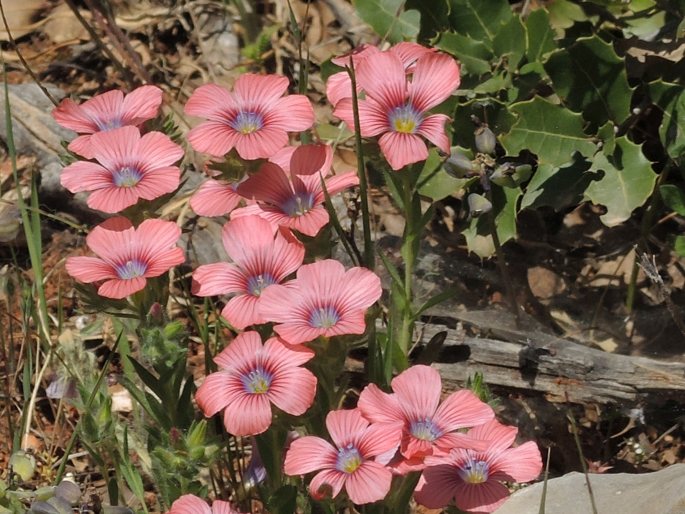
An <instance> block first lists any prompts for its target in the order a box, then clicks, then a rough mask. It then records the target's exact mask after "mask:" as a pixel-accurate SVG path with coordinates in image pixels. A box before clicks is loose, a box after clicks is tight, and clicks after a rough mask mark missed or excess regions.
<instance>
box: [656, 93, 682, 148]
mask: <svg viewBox="0 0 685 514" xmlns="http://www.w3.org/2000/svg"><path fill="white" fill-rule="evenodd" d="M649 94H650V96H651V97H652V101H653V102H654V103H655V104H656V105H657V106H658V107H659V109H661V111H662V112H663V115H664V117H663V119H662V121H661V125H660V126H659V138H660V139H661V144H663V145H664V148H665V149H666V151H667V152H668V155H669V156H671V157H672V158H673V159H677V158H679V157H681V156H682V155H683V154H685V88H683V86H681V85H679V84H671V83H668V82H662V81H660V80H658V81H656V82H652V83H651V84H649Z"/></svg>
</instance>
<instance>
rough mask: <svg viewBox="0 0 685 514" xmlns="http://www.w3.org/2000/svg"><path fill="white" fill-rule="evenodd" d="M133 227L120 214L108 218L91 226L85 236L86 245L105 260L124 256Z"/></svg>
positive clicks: (129, 243) (132, 235)
mask: <svg viewBox="0 0 685 514" xmlns="http://www.w3.org/2000/svg"><path fill="white" fill-rule="evenodd" d="M134 234H135V229H134V228H133V226H132V225H131V222H130V221H129V220H128V219H126V218H123V217H121V216H118V217H115V218H109V219H108V220H107V221H105V222H104V223H101V224H100V225H98V226H96V227H95V228H93V230H91V231H90V233H89V234H88V237H87V238H86V243H87V244H88V247H89V248H90V249H91V250H93V252H95V254H96V255H98V256H100V257H102V258H103V259H104V260H105V261H108V262H112V260H116V259H117V257H120V256H125V253H126V252H127V250H128V247H129V246H130V245H131V240H132V238H133V237H134Z"/></svg>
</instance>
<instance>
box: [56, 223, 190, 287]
mask: <svg viewBox="0 0 685 514" xmlns="http://www.w3.org/2000/svg"><path fill="white" fill-rule="evenodd" d="M180 237H181V229H180V228H179V227H178V225H176V224H175V223H173V222H171V221H162V220H158V219H149V220H145V221H143V222H142V223H141V224H140V226H139V227H138V228H133V226H132V225H131V222H130V221H129V220H127V219H126V218H122V217H117V218H110V219H108V220H107V221H105V222H104V223H101V224H100V225H98V226H97V227H95V228H94V229H93V230H91V232H90V234H88V237H87V238H86V243H87V244H88V247H89V248H90V249H91V250H92V251H93V252H94V253H95V255H97V257H69V258H68V259H67V263H66V267H67V272H68V273H69V274H70V275H71V276H72V277H74V278H75V279H76V280H78V281H80V282H85V283H87V284H90V283H93V282H96V283H99V282H102V284H100V286H99V287H98V294H99V295H101V296H106V297H107V298H116V299H121V298H125V297H127V296H129V295H131V294H133V293H135V292H137V291H140V290H141V289H143V288H144V287H145V284H146V282H147V280H146V279H148V278H150V277H158V276H159V275H162V274H163V273H165V272H167V271H168V270H169V269H171V268H172V267H174V266H177V265H179V264H181V263H183V261H184V260H185V255H184V254H183V250H181V249H180V248H179V247H177V246H176V243H177V242H178V239H179V238H180Z"/></svg>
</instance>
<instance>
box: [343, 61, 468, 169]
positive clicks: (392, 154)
mask: <svg viewBox="0 0 685 514" xmlns="http://www.w3.org/2000/svg"><path fill="white" fill-rule="evenodd" d="M459 80H460V79H459V66H457V63H456V62H455V61H454V59H452V58H451V57H450V56H449V55H447V54H442V53H437V52H429V53H426V54H424V55H422V56H421V57H419V58H418V59H417V60H416V65H415V68H414V71H413V74H412V76H411V80H409V79H408V77H407V72H406V70H405V67H404V65H403V63H402V60H401V59H400V58H399V57H398V56H397V55H395V54H394V53H392V52H381V53H377V54H374V55H370V56H368V57H367V58H366V59H364V60H363V61H362V62H361V63H360V64H359V69H358V70H357V81H358V83H359V87H360V88H362V89H363V90H364V91H365V92H366V98H365V99H364V100H360V101H359V121H360V125H361V132H362V136H364V137H374V136H380V138H379V140H378V144H379V145H380V148H381V151H382V152H383V155H384V156H385V158H386V159H387V160H388V163H389V164H390V166H391V167H392V169H394V170H399V169H400V168H402V167H403V166H406V165H407V164H411V163H414V162H419V161H422V160H424V159H426V158H427V157H428V149H427V147H426V144H425V143H424V141H423V139H421V137H420V136H423V137H425V138H426V139H428V140H429V141H430V142H432V143H433V144H434V145H435V146H437V147H438V148H439V149H440V150H442V151H443V152H445V153H449V149H450V143H449V139H448V138H447V135H446V134H445V123H446V122H447V121H448V120H449V118H448V116H446V115H444V114H431V115H428V114H427V111H428V110H429V109H431V108H433V107H435V106H436V105H438V104H440V103H441V102H443V101H444V100H445V99H447V97H449V96H450V94H452V92H453V91H454V90H455V89H456V88H457V87H458V86H459ZM333 114H335V115H336V116H338V117H339V118H341V119H342V120H343V121H344V122H345V123H346V124H347V126H348V127H351V128H354V117H353V114H352V100H351V99H350V98H343V99H342V100H340V101H339V102H338V104H337V105H336V108H335V111H334V113H333Z"/></svg>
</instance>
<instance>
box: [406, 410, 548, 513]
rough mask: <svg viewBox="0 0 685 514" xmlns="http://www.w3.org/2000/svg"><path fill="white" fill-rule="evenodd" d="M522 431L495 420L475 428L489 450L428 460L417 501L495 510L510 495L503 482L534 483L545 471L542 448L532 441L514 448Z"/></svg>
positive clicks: (462, 451) (472, 432) (470, 509)
mask: <svg viewBox="0 0 685 514" xmlns="http://www.w3.org/2000/svg"><path fill="white" fill-rule="evenodd" d="M517 432H518V429H517V428H516V427H508V426H504V425H502V424H500V423H498V422H497V421H496V420H492V421H490V422H488V423H484V424H483V425H480V426H477V427H474V428H472V429H471V430H469V432H468V435H469V436H471V437H474V438H476V439H481V440H483V441H486V442H487V448H486V449H485V450H484V451H474V450H468V449H463V448H456V449H453V450H452V451H450V453H449V454H447V455H442V456H433V457H426V460H425V464H426V467H425V469H424V471H423V475H422V477H421V480H420V482H419V484H418V486H417V488H416V492H415V494H414V497H415V498H416V501H417V502H418V503H420V504H422V505H424V506H426V507H428V508H441V507H444V506H446V505H447V504H448V503H449V502H450V501H452V500H454V503H455V505H456V506H457V507H458V508H459V509H461V510H463V511H465V512H473V513H489V512H493V511H495V510H496V509H497V508H498V507H499V506H500V505H502V503H504V501H505V500H506V499H507V497H508V496H509V489H508V488H507V487H506V486H505V485H504V484H502V482H529V481H531V480H535V479H536V478H537V476H538V475H539V474H540V471H541V470H542V459H541V457H540V450H539V449H538V446H537V445H536V444H535V443H534V442H532V441H528V442H526V443H523V444H522V445H520V446H516V447H514V448H511V445H512V444H513V443H514V439H515V438H516V433H517Z"/></svg>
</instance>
